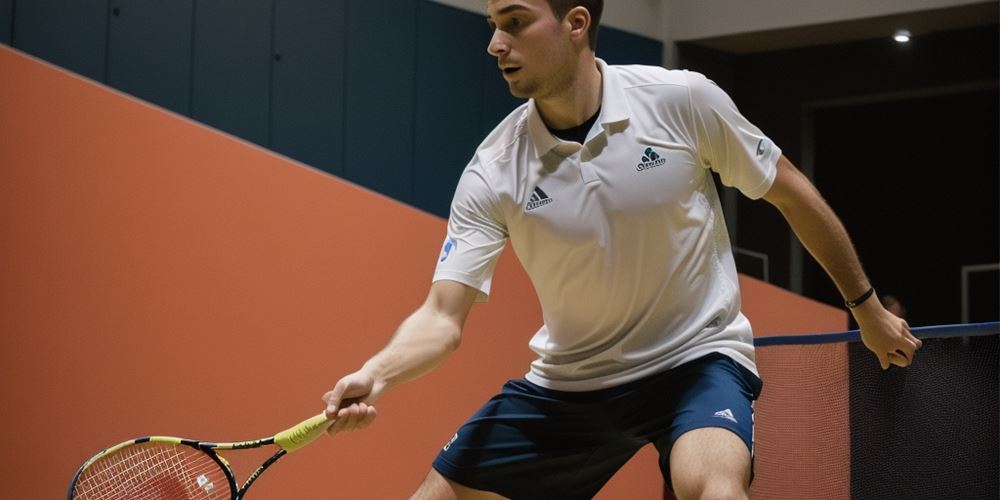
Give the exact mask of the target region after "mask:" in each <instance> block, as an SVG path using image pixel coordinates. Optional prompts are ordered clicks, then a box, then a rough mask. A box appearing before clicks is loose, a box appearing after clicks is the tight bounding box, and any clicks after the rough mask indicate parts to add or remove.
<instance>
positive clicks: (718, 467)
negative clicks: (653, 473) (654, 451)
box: [670, 427, 751, 500]
mask: <svg viewBox="0 0 1000 500" xmlns="http://www.w3.org/2000/svg"><path fill="white" fill-rule="evenodd" d="M750 470H751V458H750V450H749V449H748V448H747V446H746V444H745V443H744V442H743V440H742V439H741V438H740V437H739V436H738V435H736V434H735V433H733V432H732V431H730V430H729V429H723V428H719V427H704V428H701V429H695V430H692V431H689V432H687V433H685V434H683V435H682V436H681V437H680V438H679V439H678V440H677V442H676V443H674V447H673V449H672V450H671V451H670V478H671V484H672V486H673V491H674V494H675V495H676V496H677V498H679V499H681V500H685V499H687V498H745V497H746V496H747V494H748V491H749V488H750Z"/></svg>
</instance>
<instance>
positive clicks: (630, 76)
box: [434, 60, 781, 391]
mask: <svg viewBox="0 0 1000 500" xmlns="http://www.w3.org/2000/svg"><path fill="white" fill-rule="evenodd" d="M598 67H599V69H600V71H601V73H602V74H603V90H602V94H603V97H602V105H601V112H600V116H599V117H598V119H597V121H596V123H595V124H594V126H593V128H592V129H591V130H590V132H589V133H588V134H587V139H586V142H585V144H582V145H581V144H577V143H575V142H565V141H562V140H560V139H558V138H556V137H554V136H553V135H552V134H551V133H550V132H549V131H548V129H547V128H546V127H545V124H544V123H543V122H542V119H541V117H540V116H539V114H538V110H537V109H536V108H535V104H534V101H533V100H532V101H529V102H527V103H525V104H524V105H522V106H520V107H518V108H517V109H515V110H514V111H513V112H512V113H511V114H510V115H509V116H508V117H507V118H506V119H504V120H503V121H502V122H501V123H500V124H499V125H498V126H497V127H496V128H495V129H494V130H493V132H492V133H491V134H490V135H489V136H488V137H487V138H486V140H485V141H483V143H482V144H481V145H480V146H479V149H478V150H477V151H476V154H475V156H474V157H473V158H472V161H471V162H470V163H469V165H468V166H467V167H466V169H465V171H464V172H463V174H462V177H461V179H460V180H459V184H458V188H457V190H456V193H455V198H454V201H453V202H452V207H451V216H450V217H449V220H448V235H447V238H446V240H445V244H444V247H443V248H442V251H441V256H440V258H439V261H438V264H437V269H436V271H435V273H434V280H435V281H437V280H443V279H445V280H454V281H458V282H460V283H464V284H466V285H468V286H471V287H474V288H476V289H478V290H479V291H480V292H481V293H480V297H479V299H480V300H485V299H486V297H487V296H488V294H489V292H490V283H491V279H492V276H493V270H494V268H495V266H496V262H497V260H498V258H499V256H500V253H501V251H502V250H503V248H504V246H505V243H506V241H507V239H508V238H509V239H510V241H511V243H512V246H513V248H514V251H515V252H516V253H517V256H518V258H519V259H520V261H521V264H522V265H523V266H524V269H525V270H526V271H527V274H528V275H529V277H530V278H531V281H532V284H533V285H534V287H535V291H536V292H537V294H538V299H539V301H540V302H541V307H542V315H543V319H544V325H542V327H541V328H540V329H539V330H538V332H536V333H535V335H534V337H533V338H532V339H531V342H530V347H531V349H532V350H534V351H535V352H536V353H538V359H537V360H535V361H534V362H533V363H532V364H531V369H530V371H529V372H528V374H527V375H526V378H527V379H528V380H530V381H531V382H533V383H536V384H538V385H541V386H543V387H548V388H551V389H556V390H567V391H584V390H594V389H600V388H605V387H610V386H614V385H619V384H623V383H626V382H629V381H632V380H636V379H639V378H642V377H645V376H648V375H652V374H655V373H657V372H660V371H663V370H666V369H669V368H671V367H674V366H677V365H680V364H682V363H685V362H687V361H690V360H693V359H695V358H698V357H701V356H703V355H705V354H708V353H711V352H721V353H723V354H726V355H728V356H730V357H732V358H733V359H734V360H736V361H737V362H739V363H741V364H742V365H744V366H746V367H747V368H748V369H750V370H751V371H754V372H755V373H756V367H755V364H754V350H753V337H752V333H751V331H750V324H749V322H748V321H747V319H746V317H745V316H743V314H741V313H740V292H739V286H738V281H737V275H736V266H735V264H734V261H733V254H732V248H731V246H730V242H729V237H728V235H727V233H726V227H725V223H724V221H723V218H722V208H721V205H720V203H719V197H718V194H717V192H716V189H715V184H714V183H713V181H712V176H711V175H710V172H709V171H708V169H711V170H714V171H715V172H718V173H719V175H720V177H721V179H722V182H723V183H724V184H726V185H727V186H734V187H736V188H738V189H739V190H740V191H741V192H743V194H745V195H746V196H748V197H750V198H754V199H756V198H759V197H761V196H763V195H764V194H765V193H766V192H767V191H768V189H769V188H770V186H771V184H772V182H773V181H774V176H775V173H776V168H775V165H776V163H777V160H778V157H779V155H780V154H781V151H780V150H779V149H778V148H777V147H776V146H775V145H774V144H773V143H772V142H771V141H770V140H769V139H768V138H767V137H765V136H764V135H763V134H762V133H761V132H760V130H759V129H758V128H757V127H755V126H754V125H752V124H751V123H750V122H748V121H747V120H746V119H745V118H744V117H743V116H742V115H741V114H740V113H739V111H738V110H737V109H736V106H735V105H734V104H733V102H732V100H731V99H730V98H729V96H728V95H726V93H725V92H723V91H722V90H721V89H719V88H718V87H717V86H716V85H715V84H714V83H713V82H711V81H710V80H708V79H706V78H705V77H704V76H702V75H700V74H698V73H693V72H687V71H668V70H666V69H663V68H659V67H650V66H608V65H606V64H605V63H604V61H601V60H598Z"/></svg>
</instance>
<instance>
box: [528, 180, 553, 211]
mask: <svg viewBox="0 0 1000 500" xmlns="http://www.w3.org/2000/svg"><path fill="white" fill-rule="evenodd" d="M549 203H552V198H549V195H547V194H545V191H542V188H540V187H538V186H535V191H534V192H533V193H531V199H529V200H528V204H527V205H526V206H525V207H524V209H525V210H526V211H531V210H534V209H536V208H538V207H542V206H545V205H548V204H549Z"/></svg>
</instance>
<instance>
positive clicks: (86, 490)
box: [73, 442, 232, 500]
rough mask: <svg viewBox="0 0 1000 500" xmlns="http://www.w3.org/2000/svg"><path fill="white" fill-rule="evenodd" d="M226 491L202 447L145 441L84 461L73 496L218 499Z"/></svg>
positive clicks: (83, 499)
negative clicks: (86, 463)
mask: <svg viewBox="0 0 1000 500" xmlns="http://www.w3.org/2000/svg"><path fill="white" fill-rule="evenodd" d="M231 495H232V491H231V488H230V486H229V481H228V479H227V478H226V474H225V472H224V471H223V470H222V468H221V467H220V466H219V464H218V463H216V462H215V460H213V459H212V457H211V456H209V455H208V454H207V453H205V452H202V451H200V450H198V449H195V448H192V447H190V446H184V445H173V444H170V443H156V442H146V443H138V444H133V445H130V446H126V447H124V448H122V449H121V450H118V451H117V452H114V453H111V454H109V455H107V456H105V457H102V458H100V459H98V460H97V461H96V462H94V463H92V464H90V466H89V467H87V469H85V470H84V471H83V472H82V473H81V474H80V477H79V478H78V479H77V482H76V485H75V487H74V489H73V498H75V499H80V500H107V499H117V500H124V499H136V500H138V499H144V500H157V499H163V500H167V499H171V500H176V499H195V498H197V499H216V498H219V499H222V498H230V497H231Z"/></svg>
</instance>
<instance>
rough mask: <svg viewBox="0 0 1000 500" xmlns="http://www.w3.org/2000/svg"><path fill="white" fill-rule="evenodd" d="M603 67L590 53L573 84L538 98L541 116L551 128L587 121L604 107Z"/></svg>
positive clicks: (563, 127) (576, 124)
mask: <svg viewBox="0 0 1000 500" xmlns="http://www.w3.org/2000/svg"><path fill="white" fill-rule="evenodd" d="M601 85H602V75H601V71H600V70H598V69H597V61H596V60H595V59H594V57H593V55H592V54H591V55H590V56H589V57H586V58H585V61H584V62H583V63H581V64H580V66H579V71H578V73H577V75H575V77H574V78H573V80H572V82H571V84H570V85H569V86H568V88H566V89H565V90H564V91H563V92H561V93H559V94H558V95H555V96H552V97H549V98H545V99H535V106H536V107H537V108H538V112H539V114H541V116H542V120H543V121H544V122H545V124H546V125H548V127H549V128H551V129H554V130H564V129H568V128H572V127H576V126H578V125H580V124H581V123H583V122H585V121H587V119H589V118H590V117H592V116H594V113H596V112H597V110H598V109H599V108H600V107H601V90H602V89H601Z"/></svg>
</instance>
